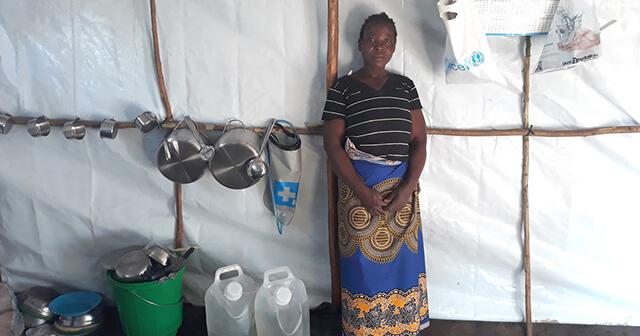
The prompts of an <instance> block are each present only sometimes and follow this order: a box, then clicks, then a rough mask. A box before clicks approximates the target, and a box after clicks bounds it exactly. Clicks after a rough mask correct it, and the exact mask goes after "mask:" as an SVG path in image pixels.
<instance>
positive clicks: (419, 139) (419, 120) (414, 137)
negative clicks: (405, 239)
mask: <svg viewBox="0 0 640 336" xmlns="http://www.w3.org/2000/svg"><path fill="white" fill-rule="evenodd" d="M426 129H427V126H426V125H425V122H424V116H423V115H422V109H417V110H412V111H411V142H410V143H409V170H408V172H407V175H406V176H405V178H404V180H402V183H400V186H398V188H396V190H394V192H393V193H392V194H391V195H389V197H388V198H387V201H388V202H389V205H388V206H386V207H385V208H384V210H386V211H389V212H396V211H398V210H400V208H402V206H403V205H404V204H405V203H406V202H407V201H408V200H409V198H410V197H411V193H413V191H414V190H415V189H416V187H417V186H418V180H420V174H422V169H423V168H424V163H425V162H426V160H427V132H426Z"/></svg>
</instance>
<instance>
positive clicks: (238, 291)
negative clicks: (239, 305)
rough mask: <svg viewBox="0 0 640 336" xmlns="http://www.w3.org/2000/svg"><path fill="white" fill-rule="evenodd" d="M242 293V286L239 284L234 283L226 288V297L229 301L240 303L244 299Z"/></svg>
mask: <svg viewBox="0 0 640 336" xmlns="http://www.w3.org/2000/svg"><path fill="white" fill-rule="evenodd" d="M242 292H243V290H242V285H241V284H240V283H239V282H236V281H233V282H231V283H229V284H228V285H227V287H225V289H224V297H226V298H227V300H229V301H238V300H240V298H241V297H242Z"/></svg>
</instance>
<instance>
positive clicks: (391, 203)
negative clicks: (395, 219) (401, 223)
mask: <svg viewBox="0 0 640 336" xmlns="http://www.w3.org/2000/svg"><path fill="white" fill-rule="evenodd" d="M413 189H414V188H410V187H408V186H406V185H404V184H401V185H399V186H398V188H396V189H395V190H393V192H391V194H389V196H387V197H382V194H380V193H379V192H377V191H375V190H373V189H371V188H368V187H366V186H362V188H360V189H359V190H357V191H354V192H355V194H356V197H358V199H359V200H360V202H361V203H362V206H363V207H365V208H367V210H369V212H371V213H372V214H375V215H382V214H383V213H385V212H390V213H394V212H396V211H398V210H400V209H401V208H402V207H403V206H404V205H405V204H407V202H408V201H409V200H410V199H411V195H412V194H413Z"/></svg>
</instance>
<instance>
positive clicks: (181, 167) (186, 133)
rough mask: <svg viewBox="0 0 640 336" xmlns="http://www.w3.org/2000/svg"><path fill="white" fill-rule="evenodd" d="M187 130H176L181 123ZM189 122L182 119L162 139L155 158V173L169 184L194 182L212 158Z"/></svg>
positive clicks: (212, 150) (186, 118)
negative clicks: (159, 174)
mask: <svg viewBox="0 0 640 336" xmlns="http://www.w3.org/2000/svg"><path fill="white" fill-rule="evenodd" d="M183 122H184V123H185V124H186V125H187V128H180V126H181V124H182V123H183ZM205 140H206V137H204V136H202V135H201V134H200V132H198V129H197V127H196V125H195V124H194V122H193V120H191V118H190V117H189V116H186V117H185V118H184V120H183V121H181V122H179V123H178V125H176V127H175V128H174V129H173V131H171V133H169V134H168V135H167V136H165V139H164V141H163V142H162V143H161V144H160V147H159V148H158V152H157V155H156V158H157V163H158V169H160V172H161V173H162V175H164V176H165V177H166V178H168V179H169V180H171V181H173V182H177V183H183V184H186V183H192V182H195V181H197V180H198V179H199V178H200V177H202V175H203V174H204V171H205V170H206V169H207V166H208V165H209V161H210V160H211V159H212V158H213V156H214V148H213V147H212V146H209V145H208V144H207V143H206V142H205Z"/></svg>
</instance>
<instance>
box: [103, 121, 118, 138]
mask: <svg viewBox="0 0 640 336" xmlns="http://www.w3.org/2000/svg"><path fill="white" fill-rule="evenodd" d="M116 135H118V127H116V120H115V119H113V118H106V119H104V120H103V121H102V123H101V124H100V137H101V138H103V139H115V138H116Z"/></svg>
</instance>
